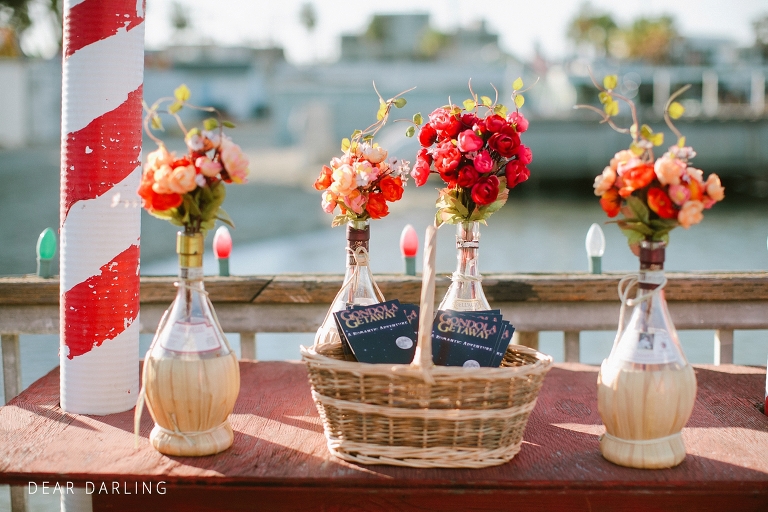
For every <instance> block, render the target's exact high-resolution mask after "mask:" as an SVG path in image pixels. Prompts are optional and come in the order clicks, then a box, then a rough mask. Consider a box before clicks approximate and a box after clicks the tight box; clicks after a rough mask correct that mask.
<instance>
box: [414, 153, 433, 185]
mask: <svg viewBox="0 0 768 512" xmlns="http://www.w3.org/2000/svg"><path fill="white" fill-rule="evenodd" d="M431 163H432V157H431V156H429V153H427V150H426V149H421V150H420V151H419V154H418V155H417V156H416V165H414V166H413V169H412V170H411V176H413V179H414V180H415V181H416V186H417V187H420V186H422V185H424V184H425V183H426V182H427V179H428V178H429V172H430V169H429V166H430V164H431Z"/></svg>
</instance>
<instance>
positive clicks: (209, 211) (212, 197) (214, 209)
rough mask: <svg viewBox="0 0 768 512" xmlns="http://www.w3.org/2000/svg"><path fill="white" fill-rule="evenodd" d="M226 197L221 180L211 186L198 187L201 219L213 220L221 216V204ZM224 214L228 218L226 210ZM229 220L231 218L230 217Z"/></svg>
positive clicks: (225, 190)
mask: <svg viewBox="0 0 768 512" xmlns="http://www.w3.org/2000/svg"><path fill="white" fill-rule="evenodd" d="M226 197H227V189H226V187H225V186H224V184H223V183H222V182H220V181H219V182H217V183H216V184H215V185H213V186H211V187H202V188H201V189H200V209H201V212H200V215H201V217H202V218H203V220H214V219H216V218H218V217H220V216H221V212H223V211H224V210H222V209H221V205H222V204H224V199H225V198H226ZM224 215H225V216H226V217H227V218H229V215H227V213H226V212H224ZM230 221H231V219H230Z"/></svg>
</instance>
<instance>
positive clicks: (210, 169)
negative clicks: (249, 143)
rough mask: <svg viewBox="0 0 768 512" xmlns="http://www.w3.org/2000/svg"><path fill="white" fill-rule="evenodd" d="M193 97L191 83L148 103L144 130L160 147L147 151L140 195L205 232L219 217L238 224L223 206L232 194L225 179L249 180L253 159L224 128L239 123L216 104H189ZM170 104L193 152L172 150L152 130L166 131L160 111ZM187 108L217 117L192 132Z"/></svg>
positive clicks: (167, 215)
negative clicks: (183, 118) (185, 117)
mask: <svg viewBox="0 0 768 512" xmlns="http://www.w3.org/2000/svg"><path fill="white" fill-rule="evenodd" d="M189 96H190V91H189V89H188V88H187V86H186V85H181V86H180V87H179V88H177V89H176V90H175V91H174V97H173V98H161V99H159V100H157V101H156V102H155V103H154V104H153V105H152V107H148V106H147V105H146V104H145V105H144V108H145V110H146V112H147V114H146V116H145V118H144V129H145V131H146V132H147V134H148V135H149V136H150V137H151V138H152V140H154V141H155V142H156V143H157V145H158V148H157V149H156V150H155V151H152V152H151V153H149V155H147V163H146V164H145V165H144V174H143V175H142V177H141V185H140V186H139V195H140V196H141V197H142V199H143V202H144V208H146V209H147V211H148V212H149V213H150V214H152V215H154V216H155V217H158V218H160V219H166V220H168V221H170V222H171V223H172V224H174V225H177V226H184V228H185V231H186V232H190V233H197V232H201V233H202V234H203V236H205V233H206V231H207V230H209V229H212V228H213V227H214V224H215V222H216V219H218V220H220V221H222V222H224V223H226V224H228V225H230V226H233V224H232V220H231V219H230V217H229V215H227V213H226V212H225V211H224V209H223V208H221V205H222V203H223V202H224V197H225V196H226V191H225V189H224V183H233V182H234V183H245V181H246V177H247V176H248V159H247V158H246V156H245V155H244V154H243V152H242V150H241V149H240V146H238V145H237V144H235V143H234V142H232V140H231V139H230V138H229V137H227V136H226V135H224V133H223V127H225V126H226V127H228V128H234V126H235V125H233V124H232V123H230V122H229V121H224V120H222V119H221V116H220V115H219V113H218V111H217V110H216V109H214V108H210V107H198V106H195V105H191V104H189V103H188V100H189ZM164 103H168V107H167V109H166V110H165V113H168V114H170V115H172V116H173V117H174V118H175V119H176V122H177V123H178V125H179V127H180V128H181V130H182V131H183V132H184V141H185V142H186V145H187V150H188V152H187V153H186V154H184V155H182V156H177V155H176V154H175V153H174V152H169V151H168V150H167V149H166V148H165V144H163V141H161V140H160V139H158V138H157V137H155V135H154V134H153V133H152V129H155V130H163V124H162V121H161V120H160V116H159V109H160V107H161V106H162V105H163V104H164ZM185 106H186V107H189V108H192V109H195V110H201V111H204V112H214V113H216V114H217V118H214V117H211V118H208V119H206V120H205V121H203V127H202V128H203V129H202V130H201V129H199V128H192V129H190V130H187V129H186V127H185V126H184V124H183V123H182V121H181V118H180V117H179V115H178V112H179V111H180V110H181V109H182V108H183V107H185ZM233 227H234V226H233Z"/></svg>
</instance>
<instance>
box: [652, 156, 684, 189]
mask: <svg viewBox="0 0 768 512" xmlns="http://www.w3.org/2000/svg"><path fill="white" fill-rule="evenodd" d="M653 170H654V171H655V172H656V178H658V180H659V183H661V184H662V185H679V184H680V177H681V176H682V175H683V174H684V173H685V163H684V162H682V161H680V160H678V159H677V158H674V157H670V156H669V154H665V155H664V156H662V157H661V158H659V159H658V160H656V163H655V164H654V166H653ZM673 200H674V199H673Z"/></svg>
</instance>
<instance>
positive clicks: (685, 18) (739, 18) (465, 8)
mask: <svg viewBox="0 0 768 512" xmlns="http://www.w3.org/2000/svg"><path fill="white" fill-rule="evenodd" d="M38 1H39V2H41V3H42V2H43V0H38ZM173 1H174V0H147V15H146V16H147V17H146V43H147V48H153V49H156V48H161V47H163V46H166V45H168V44H171V43H185V44H202V43H208V42H215V43H219V44H223V45H242V44H249V45H256V46H265V45H269V44H274V45H278V46H282V47H283V48H285V51H286V56H287V58H288V59H289V60H290V61H291V62H294V63H297V64H301V63H308V62H313V61H331V60H334V59H335V58H337V57H338V54H339V46H340V43H339V36H340V35H341V34H345V33H359V32H361V31H363V30H364V29H365V27H366V26H367V24H368V22H369V21H370V19H371V17H372V15H373V14H374V13H409V12H427V13H429V14H430V16H431V20H432V23H433V25H434V26H435V27H436V28H438V29H440V30H444V31H450V30H452V29H455V28H456V27H458V26H466V25H468V24H471V23H472V22H474V21H477V20H479V19H484V20H486V22H487V24H488V26H489V29H490V30H491V31H493V32H496V33H498V34H499V35H500V37H501V46H502V49H503V50H505V51H507V52H509V53H511V54H513V55H515V56H517V57H519V58H522V59H529V58H530V57H532V56H533V54H534V47H535V45H536V44H538V45H540V47H541V49H542V51H543V54H544V56H545V57H546V58H549V59H557V58H559V57H563V56H566V55H567V54H568V50H569V45H568V41H567V39H566V37H565V34H566V31H567V26H568V23H569V21H570V20H571V19H572V18H573V16H574V15H575V14H576V12H577V11H578V10H579V7H580V6H581V4H582V0H528V1H525V2H523V1H518V0H483V1H481V2H478V1H477V0H418V1H414V0H386V1H385V2H374V1H370V0H368V1H366V0H312V3H313V5H314V7H315V11H316V12H317V18H318V22H317V26H316V27H315V30H314V32H313V33H312V34H311V35H310V34H308V33H307V31H306V29H305V28H304V27H303V26H302V25H301V23H300V22H299V12H300V10H301V6H302V5H303V4H304V3H306V2H307V0H277V1H276V0H216V1H210V0H176V1H177V2H179V3H181V4H182V5H184V6H186V7H187V8H188V9H189V12H190V14H191V17H192V27H193V29H192V30H189V31H187V33H186V34H184V37H183V38H179V37H176V38H174V31H173V29H172V27H171V24H170V19H171V15H170V13H171V8H172V4H173ZM591 4H592V6H594V7H595V8H597V9H601V10H605V11H608V12H610V13H612V14H613V15H614V18H615V19H616V20H617V21H618V22H619V24H622V23H628V22H629V21H631V20H632V19H634V18H636V17H638V16H641V15H644V16H659V15H661V14H671V15H673V16H674V17H675V19H676V21H677V24H678V27H679V29H680V31H681V32H682V33H683V34H684V35H688V36H716V37H726V38H730V39H733V40H735V41H737V42H738V43H739V44H740V45H744V46H746V45H750V44H752V43H753V41H754V32H753V30H752V25H751V24H752V21H753V20H755V19H756V18H758V17H759V16H761V15H768V0H729V1H728V2H727V7H726V2H723V1H722V0H674V1H672V0H624V1H620V2H619V1H616V0H613V1H611V0H592V2H591ZM33 7H34V6H33ZM36 12H44V10H41V9H33V12H32V14H33V17H34V16H36ZM37 16H38V18H39V17H40V16H41V15H37ZM45 25H46V24H45V23H38V24H37V27H34V28H33V29H32V30H31V31H30V33H29V35H28V37H27V41H25V42H24V43H25V44H24V47H25V50H26V49H30V48H31V49H33V50H37V51H36V53H39V54H42V55H46V54H49V53H51V49H50V48H51V44H52V41H54V39H53V38H52V37H51V36H50V34H47V32H48V31H47V30H46V29H45ZM53 52H54V53H55V49H54V50H53Z"/></svg>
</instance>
